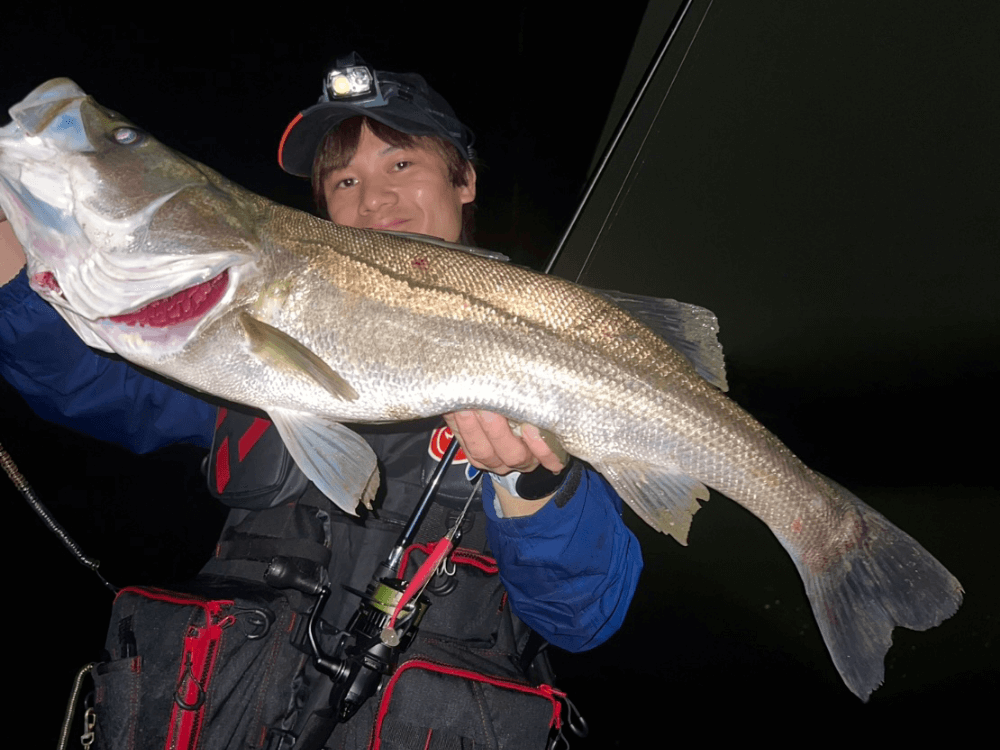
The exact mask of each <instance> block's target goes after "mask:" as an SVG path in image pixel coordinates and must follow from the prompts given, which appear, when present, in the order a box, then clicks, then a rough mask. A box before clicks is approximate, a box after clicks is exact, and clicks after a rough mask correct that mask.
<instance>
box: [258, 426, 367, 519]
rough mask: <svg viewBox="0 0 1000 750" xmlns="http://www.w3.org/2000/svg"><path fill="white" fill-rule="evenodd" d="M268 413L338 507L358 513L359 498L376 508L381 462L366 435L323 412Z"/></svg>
mask: <svg viewBox="0 0 1000 750" xmlns="http://www.w3.org/2000/svg"><path fill="white" fill-rule="evenodd" d="M267 413H268V416H270V417H271V419H272V420H273V421H274V426H275V427H277V428H278V434H279V435H281V440H282V441H283V442H284V444H285V447H286V448H288V452H289V453H290V454H291V456H292V458H293V459H295V463H296V464H297V465H298V467H299V468H300V469H301V470H302V473H303V474H305V475H306V476H307V477H308V478H309V480H310V481H311V482H312V483H313V484H315V485H316V487H318V488H319V490H320V491H321V492H322V493H323V494H324V495H326V496H327V497H328V498H330V500H331V501H333V503H334V504H335V505H336V506H337V507H338V508H340V509H341V510H343V511H344V512H345V513H350V514H351V515H352V516H356V515H357V507H358V501H359V500H360V501H361V503H363V504H364V506H365V507H366V508H371V507H372V506H371V501H372V499H373V498H374V497H375V491H376V490H377V489H378V484H379V477H378V461H377V459H376V458H375V452H374V451H372V449H371V446H370V445H368V443H366V442H365V439H364V438H362V437H361V436H360V435H358V434H357V433H356V432H354V431H352V430H350V429H348V428H347V427H344V425H342V424H340V423H339V422H335V421H333V420H332V419H328V418H326V417H323V416H321V415H319V414H310V413H308V412H299V411H293V410H291V409H269V410H268V412H267Z"/></svg>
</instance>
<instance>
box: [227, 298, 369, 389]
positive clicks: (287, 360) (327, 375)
mask: <svg viewBox="0 0 1000 750" xmlns="http://www.w3.org/2000/svg"><path fill="white" fill-rule="evenodd" d="M239 320H240V324H241V325H242V326H243V330H244V331H245V332H246V335H247V339H248V340H249V341H250V351H252V352H253V353H254V354H255V355H257V356H258V357H259V358H260V359H262V360H264V361H265V362H266V363H267V364H268V365H270V366H271V367H273V368H275V369H277V370H281V371H284V372H289V373H293V374H297V375H303V376H306V377H308V378H309V379H310V380H312V381H313V382H315V383H318V384H319V385H320V386H321V387H323V388H324V389H326V390H327V391H329V392H330V393H332V394H333V395H334V396H336V397H337V398H339V399H342V400H344V401H356V400H357V398H358V392H357V391H356V390H354V388H352V387H351V384H350V383H348V382H347V381H346V380H344V378H343V377H341V376H340V375H339V374H338V373H337V372H336V371H335V370H334V369H333V368H332V367H330V365H328V364H327V363H326V362H324V361H323V360H322V359H320V358H319V357H318V356H316V355H315V354H314V353H313V352H312V351H311V350H310V349H309V348H308V347H306V346H304V345H303V344H301V343H299V342H298V341H296V340H295V339H294V338H292V337H291V336H289V335H288V334H287V333H285V332H284V331H279V330H278V329H277V328H275V327H274V326H271V325H268V324H267V323H264V322H262V321H260V320H257V319H256V318H254V317H253V316H252V315H250V314H248V313H246V312H241V313H240V316H239Z"/></svg>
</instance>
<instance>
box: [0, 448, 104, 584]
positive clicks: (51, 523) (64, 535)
mask: <svg viewBox="0 0 1000 750" xmlns="http://www.w3.org/2000/svg"><path fill="white" fill-rule="evenodd" d="M0 466H3V470H4V471H5V472H7V476H8V477H10V481H12V482H13V483H14V486H15V487H17V491H18V492H20V493H21V496H22V497H23V498H24V499H25V500H27V501H28V505H30V506H31V509H32V510H34V511H35V513H36V514H37V515H38V517H39V518H41V519H42V523H44V524H45V526H46V527H48V529H49V531H51V532H52V533H53V534H55V535H56V536H57V537H58V538H59V541H60V542H62V543H63V546H64V547H65V548H66V549H67V550H69V553H70V554H71V555H73V557H74V558H76V560H77V562H79V563H80V564H81V565H83V566H84V567H87V568H90V569H91V570H92V571H94V575H96V576H97V577H98V578H99V579H101V583H102V584H103V585H104V587H105V588H106V589H108V590H109V591H110V592H111V593H112V594H117V593H118V588H117V587H116V586H114V585H112V584H110V583H108V581H106V580H105V579H104V576H102V575H101V573H100V571H99V570H98V567H100V565H101V563H100V561H99V560H96V559H94V558H92V557H88V556H87V555H85V554H84V553H83V550H81V549H80V546H79V545H78V544H77V543H76V542H75V541H73V538H72V537H71V536H70V535H69V533H68V532H67V531H66V529H64V528H63V527H62V525H61V524H60V523H59V522H58V521H57V520H56V519H55V518H53V517H52V514H51V513H49V511H48V508H46V507H45V506H44V505H42V503H41V501H40V500H39V499H38V497H37V496H36V495H35V491H34V490H33V489H31V485H30V484H28V480H27V479H25V478H24V475H23V474H22V473H21V472H20V470H19V469H18V468H17V464H15V463H14V459H13V458H11V456H10V454H9V453H8V452H7V451H6V450H5V449H4V447H3V445H0Z"/></svg>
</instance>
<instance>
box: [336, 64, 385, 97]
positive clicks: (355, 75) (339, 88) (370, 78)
mask: <svg viewBox="0 0 1000 750" xmlns="http://www.w3.org/2000/svg"><path fill="white" fill-rule="evenodd" d="M326 97H327V100H328V101H331V102H336V101H358V100H360V99H381V93H380V92H379V89H378V81H377V80H376V79H375V73H374V72H373V71H372V69H371V68H369V67H368V66H367V65H348V66H338V67H336V68H333V69H332V70H331V71H330V72H329V73H327V74H326Z"/></svg>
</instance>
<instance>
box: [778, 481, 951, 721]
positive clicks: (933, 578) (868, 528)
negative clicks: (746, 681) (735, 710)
mask: <svg viewBox="0 0 1000 750" xmlns="http://www.w3.org/2000/svg"><path fill="white" fill-rule="evenodd" d="M826 481H827V483H828V484H829V485H830V486H831V487H832V488H833V490H834V491H836V492H839V493H841V494H842V496H843V497H844V499H847V500H849V501H850V502H852V503H853V504H854V505H855V507H856V509H857V512H858V514H859V521H858V523H859V525H860V529H861V531H860V537H859V539H858V540H857V543H856V544H852V545H850V547H849V548H848V549H847V550H846V551H845V552H844V553H843V554H842V555H840V556H839V557H838V558H835V559H833V560H823V561H822V563H816V562H814V563H813V564H812V565H810V564H809V563H808V562H807V561H806V560H804V559H803V557H802V556H801V555H798V554H796V553H795V552H794V551H793V550H791V549H790V548H789V546H788V545H787V544H785V545H784V546H785V547H786V549H788V550H789V552H790V553H791V555H792V559H793V560H794V561H795V565H796V567H797V568H798V570H799V573H800V575H801V576H802V581H803V583H804V584H805V588H806V594H807V595H808V597H809V604H810V606H811V607H812V611H813V615H814V616H815V617H816V622H817V623H818V624H819V629H820V632H821V633H822V634H823V640H824V641H825V643H826V647H827V649H828V650H829V652H830V656H831V658H832V659H833V663H834V665H835V666H836V667H837V671H838V672H840V676H841V677H842V678H843V680H844V683H845V684H846V685H847V687H848V688H849V689H850V690H851V692H852V693H854V694H855V695H856V696H858V697H859V698H860V699H861V700H862V701H865V702H867V701H868V697H869V696H870V695H871V694H872V691H874V690H875V689H876V688H877V687H878V686H879V685H881V684H882V680H883V678H884V676H885V666H884V659H885V655H886V653H887V652H888V651H889V647H890V646H891V645H892V629H893V628H895V627H904V628H909V629H910V630H927V629H929V628H932V627H934V626H935V625H939V624H940V623H941V622H943V621H944V620H946V619H948V618H949V617H951V616H952V615H953V614H955V612H956V611H957V610H958V607H959V605H960V604H961V603H962V594H963V591H962V585H961V584H960V583H959V582H958V579H956V578H955V576H953V575H952V574H951V573H949V572H948V570H947V569H946V568H945V567H944V566H943V565H942V564H941V563H939V562H938V561H937V560H936V559H935V558H934V556H933V555H931V553H930V552H928V551H927V550H925V549H924V548H923V547H922V546H921V545H920V544H919V542H917V540H915V539H914V538H913V537H911V536H910V535H909V534H907V533H906V532H905V531H903V530H901V529H899V528H898V527H896V526H895V525H893V524H892V523H891V522H890V521H889V520H888V519H886V518H885V517H884V516H882V515H881V514H880V513H878V511H876V510H875V509H873V508H871V507H869V506H867V505H865V504H864V503H863V502H862V501H861V500H859V499H858V498H857V497H855V496H854V495H853V494H851V493H850V492H848V491H847V490H846V489H844V488H843V487H840V486H839V485H837V484H836V483H834V482H831V481H830V480H826ZM779 538H780V537H779ZM782 543H783V544H784V541H782Z"/></svg>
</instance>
